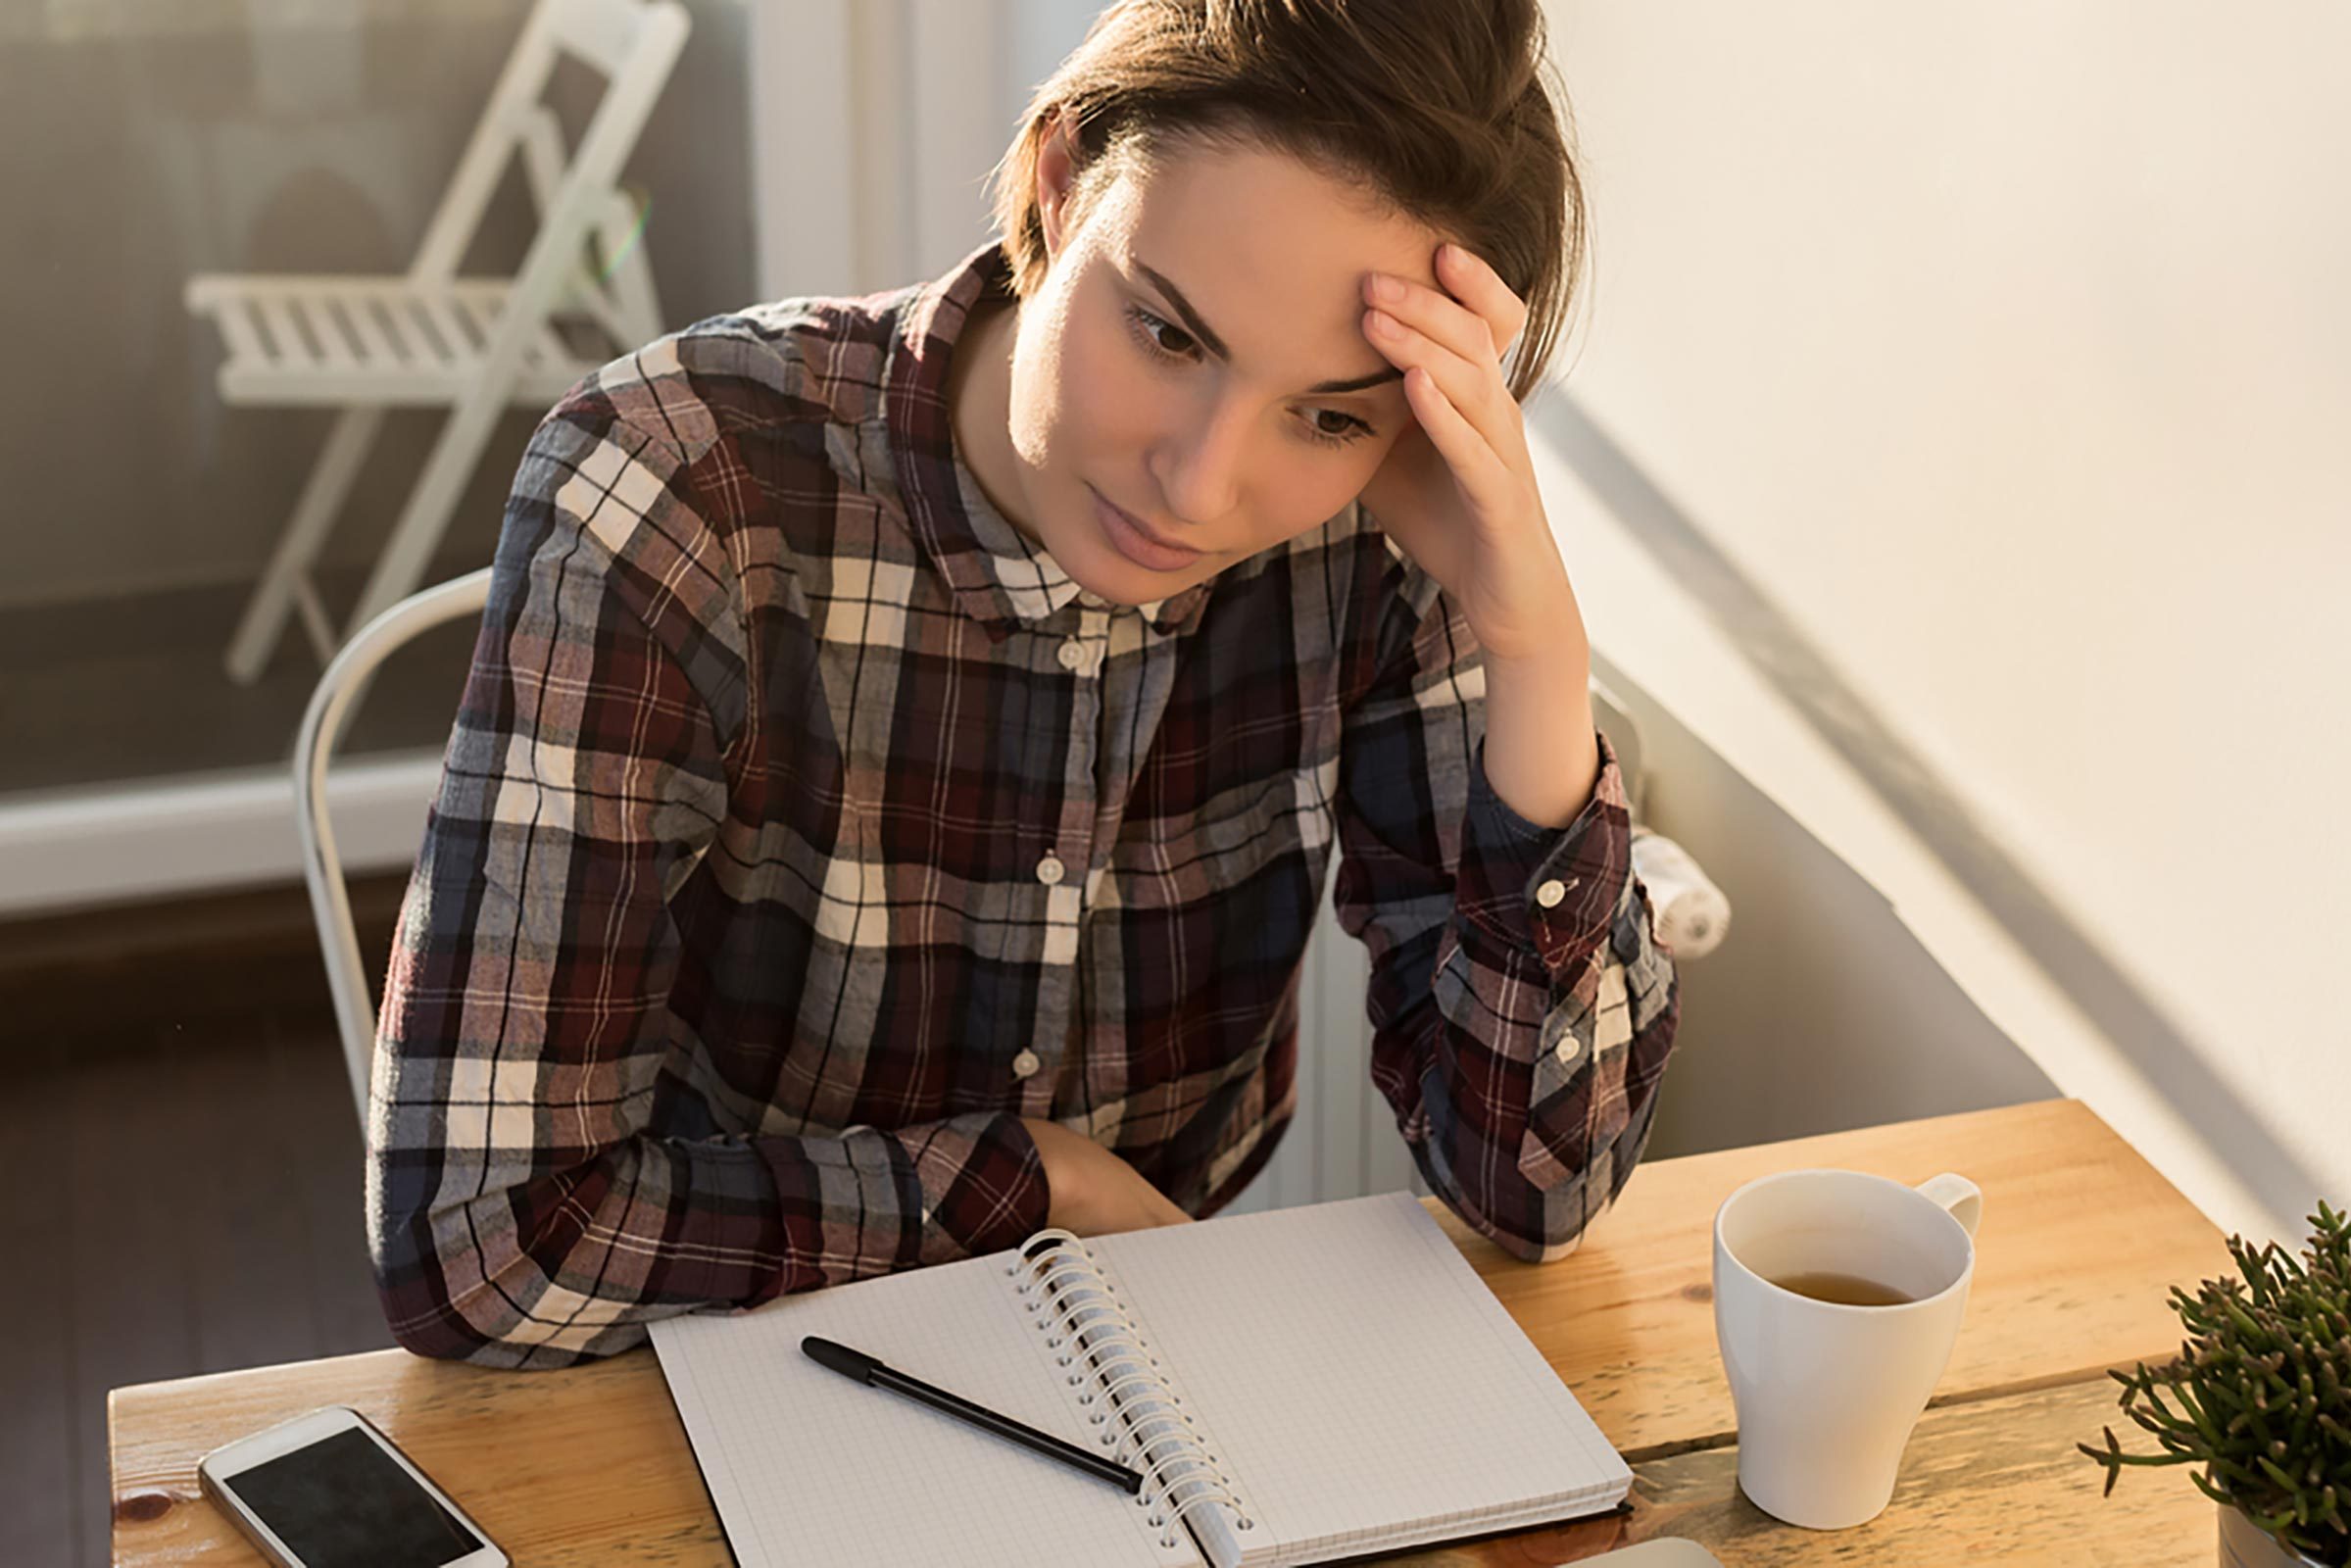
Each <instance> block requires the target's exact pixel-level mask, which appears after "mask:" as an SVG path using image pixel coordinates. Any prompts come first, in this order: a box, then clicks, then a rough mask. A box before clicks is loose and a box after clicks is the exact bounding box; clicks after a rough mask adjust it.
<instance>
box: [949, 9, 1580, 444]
mask: <svg viewBox="0 0 2351 1568" xmlns="http://www.w3.org/2000/svg"><path fill="white" fill-rule="evenodd" d="M1555 74H1556V73H1555V72H1554V70H1553V68H1552V67H1551V65H1550V62H1549V59H1548V57H1547V54H1546V52H1545V48H1544V36H1543V11H1542V8H1541V5H1540V4H1539V3H1538V0H1119V3H1118V4H1115V5H1113V6H1111V7H1110V8H1109V9H1107V10H1106V11H1104V12H1102V15H1101V16H1099V17H1097V18H1096V19H1095V21H1094V25H1092V26H1091V27H1089V28H1088V29H1087V32H1086V39H1085V42H1083V43H1082V44H1080V45H1079V46H1078V47H1077V49H1076V50H1075V51H1073V52H1072V53H1071V54H1070V56H1069V58H1068V59H1066V60H1064V61H1062V62H1061V64H1060V66H1059V68H1058V69H1056V70H1055V71H1054V72H1053V74H1052V75H1051V76H1049V77H1048V78H1047V79H1046V80H1045V81H1044V82H1043V83H1041V84H1040V85H1039V86H1038V87H1037V89H1036V91H1035V92H1034V93H1033V94H1032V95H1031V96H1030V99H1029V104H1028V108H1027V109H1026V111H1025V112H1024V114H1023V118H1022V121H1021V126H1020V132H1019V134H1018V136H1016V137H1015V138H1014V140H1013V143H1012V146H1011V148H1010V150H1009V151H1007V152H1006V153H1005V154H1004V159H1003V161H1002V162H1000V163H999V164H998V165H997V166H996V169H995V170H994V171H993V172H992V173H991V176H990V177H991V179H992V180H993V181H994V182H995V185H996V191H995V198H994V199H995V205H996V218H997V225H998V227H999V229H1000V230H1001V232H1002V233H1003V235H1004V255H1005V260H1006V261H1007V262H1008V263H1009V264H1010V267H1011V271H1012V287H1013V290H1014V292H1015V293H1016V294H1018V295H1019V296H1020V297H1021V298H1023V299H1025V298H1027V297H1028V296H1029V295H1030V294H1031V293H1032V292H1034V291H1035V290H1036V288H1037V287H1038V286H1039V285H1041V284H1042V283H1043V281H1044V279H1045V274H1046V270H1047V268H1048V266H1049V262H1050V258H1049V257H1048V256H1047V253H1046V247H1045V227H1044V221H1043V218H1042V215H1041V214H1040V212H1039V209H1038V203H1037V160H1038V155H1039V152H1040V150H1041V149H1042V148H1043V147H1044V145H1045V143H1046V142H1047V140H1048V139H1049V138H1050V136H1051V135H1052V132H1053V125H1054V123H1055V121H1056V120H1057V119H1058V118H1060V117H1064V116H1066V117H1067V118H1068V121H1069V123H1070V127H1071V131H1072V135H1071V145H1072V146H1073V148H1074V149H1075V151H1076V161H1077V164H1078V166H1079V172H1078V174H1077V177H1076V180H1075V181H1074V183H1073V184H1072V187H1071V190H1070V197H1069V207H1068V214H1067V218H1068V221H1069V222H1070V223H1071V224H1072V225H1074V224H1077V223H1081V222H1083V221H1084V215H1085V213H1086V212H1087V210H1088V208H1089V207H1090V205H1091V203H1092V202H1093V201H1094V200H1095V199H1096V198H1097V197H1098V196H1099V195H1100V194H1101V193H1102V190H1104V189H1106V188H1107V187H1108V186H1109V185H1110V184H1111V183H1113V182H1114V180H1115V178H1116V176H1117V175H1118V173H1119V172H1122V171H1124V170H1127V169H1130V168H1148V167H1149V166H1150V165H1151V162H1152V161H1153V159H1154V158H1156V157H1159V156H1162V155H1165V154H1167V153H1170V152H1172V151H1175V150H1177V149H1178V148H1180V147H1186V146H1190V147H1205V148H1221V149H1228V150H1230V149H1238V148H1243V147H1257V148H1263V149H1266V150H1269V151H1277V152H1282V153H1287V154H1289V155H1291V156H1293V157H1295V158H1297V159H1298V160H1299V161H1300V162H1302V163H1304V164H1306V165H1307V166H1308V167H1309V168H1311V169H1314V170H1315V171H1316V172H1320V173H1322V174H1324V175H1326V176H1327V177H1331V178H1334V179H1338V180H1340V181H1342V182H1344V183H1347V184H1348V185H1351V186H1354V187H1356V188H1357V189H1358V191H1359V193H1360V194H1361V195H1362V196H1363V197H1364V199H1365V200H1366V201H1368V202H1370V203H1372V204H1373V205H1374V206H1375V209H1376V210H1380V211H1388V212H1393V213H1396V214H1398V215H1400V216H1403V217H1405V218H1406V219H1408V220H1410V221H1416V222H1419V223H1421V224H1423V225H1425V226H1427V227H1429V228H1431V229H1434V230H1435V231H1436V232H1438V233H1439V234H1441V235H1443V236H1445V237H1447V238H1449V239H1452V240H1454V241H1457V242H1458V243H1459V244H1461V245H1463V246H1465V247H1467V248H1468V249H1469V250H1470V251H1472V252H1474V253H1475V254H1477V255H1478V256H1480V257H1482V258H1484V259H1485V261H1486V262H1487V263H1488V265H1490V266H1492V267H1493V268H1494V271H1495V272H1497V273H1498V274H1500V276H1501V279H1502V281H1503V282H1505V283H1507V284H1508V285H1509V286H1510V288H1511V291H1512V292H1514V293H1515V294H1517V295H1518V297H1519V298H1520V299H1521V300H1523V301H1525V302H1526V306H1527V322H1526V325H1525V327H1524V328H1523V329H1522V330H1521V331H1520V333H1519V336H1518V340H1517V347H1516V349H1515V351H1514V354H1513V357H1512V359H1511V360H1510V361H1509V362H1508V363H1507V364H1506V365H1505V367H1504V369H1505V374H1506V377H1507V379H1508V381H1509V385H1510V395H1511V396H1512V397H1513V398H1515V399H1517V400H1518V401H1519V402H1521V403H1524V402H1525V401H1526V399H1527V396H1528V394H1529V393H1531V392H1533V391H1534V390H1535V388H1536V387H1537V386H1539V385H1540V384H1541V383H1542V380H1543V372H1544V370H1545V368H1547V366H1548V364H1549V362H1550V358H1551V355H1552V352H1553V350H1554V349H1555V347H1556V346H1557V343H1558V337H1559V332H1560V328H1561V326H1562V325H1563V323H1564V320H1565V318H1566V316H1567V312H1568V307H1569V305H1570V303H1571V302H1572V301H1573V300H1574V299H1575V297H1576V287H1577V284H1578V282H1579V281H1580V280H1581V278H1582V275H1583V271H1584V267H1585V246H1586V225H1587V218H1586V214H1585V209H1584V187H1583V182H1582V181H1581V179H1579V177H1578V176H1577V172H1576V165H1575V161H1574V157H1573V143H1572V140H1571V139H1570V138H1571V133H1572V128H1573V123H1572V121H1571V120H1570V118H1569V113H1568V109H1567V100H1566V94H1565V92H1564V90H1560V89H1555V88H1554V87H1553V86H1552V78H1553V77H1554V76H1555ZM1554 93H1556V98H1555V100H1554Z"/></svg>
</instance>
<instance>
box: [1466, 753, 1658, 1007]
mask: <svg viewBox="0 0 2351 1568" xmlns="http://www.w3.org/2000/svg"><path fill="white" fill-rule="evenodd" d="M1592 734H1593V736H1594V737H1595V738H1596V739H1597V740H1598V742H1599V749H1600V772H1599V777H1598V778H1597V779H1596V780H1594V781H1593V784H1592V799H1591V800H1589V801H1587V802H1585V803H1584V809H1582V810H1581V811H1578V812H1577V813H1576V816H1575V820H1574V821H1572V822H1570V823H1568V824H1567V826H1565V827H1560V828H1550V827H1543V826H1542V825H1541V824H1540V823H1536V822H1530V821H1528V820H1527V819H1526V818H1525V817H1523V816H1521V815H1519V814H1518V812H1516V811H1514V810H1512V809H1510V807H1509V805H1508V804H1507V803H1505V802H1504V801H1503V800H1502V798H1501V797H1500V796H1499V795H1497V794H1495V793H1494V785H1493V783H1492V782H1491V781H1490V780H1489V779H1488V778H1487V776H1486V742H1485V740H1484V738H1483V737H1481V738H1480V739H1479V741H1478V750H1477V754H1476V756H1475V757H1474V758H1473V759H1472V760H1471V766H1470V783H1469V809H1468V812H1467V815H1466V818H1465V820H1464V822H1463V826H1462V834H1461V864H1460V872H1459V878H1458V882H1457V885H1456V897H1457V898H1458V900H1459V903H1460V907H1461V910H1462V913H1463V915H1464V916H1465V917H1466V918H1467V919H1468V920H1469V922H1470V924H1472V925H1473V926H1475V927H1477V928H1478V929H1479V930H1481V931H1483V932H1485V933H1486V934H1487V935H1489V936H1491V937H1493V938H1494V939H1495V940H1497V941H1501V942H1506V943H1509V944H1511V945H1513V946H1515V947H1519V948H1522V949H1532V950H1533V951H1535V952H1537V953H1540V954H1541V955H1542V956H1543V965H1544V967H1545V968H1547V969H1549V970H1550V971H1551V972H1552V973H1553V974H1554V975H1564V974H1565V973H1566V972H1567V971H1568V970H1570V969H1571V968H1573V967H1574V966H1576V965H1577V964H1580V963H1581V962H1582V960H1583V959H1584V958H1585V957H1587V956H1589V955H1590V953H1591V951H1592V947H1593V946H1594V945H1595V944H1596V943H1598V942H1599V941H1600V940H1601V938H1602V937H1603V936H1604V935H1605V934H1606V932H1607V929H1608V922H1609V919H1610V917H1611V916H1612V915H1613V914H1614V912H1615V909H1616V905H1617V901H1618V899H1619V898H1621V897H1622V896H1623V894H1624V885H1625V878H1626V875H1627V874H1628V872H1629V870H1630V868H1631V865H1632V859H1633V813H1632V809H1631V808H1630V807H1629V805H1628V804H1627V802H1626V797H1625V781H1624V774H1623V772H1622V771H1621V770H1620V769H1619V768H1618V766H1617V761H1616V749H1615V748H1614V747H1612V746H1610V745H1609V744H1608V737H1607V735H1606V734H1605V733H1604V732H1602V731H1599V730H1596V729H1595V730H1594V731H1593V732H1592Z"/></svg>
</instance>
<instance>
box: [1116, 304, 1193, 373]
mask: <svg viewBox="0 0 2351 1568" xmlns="http://www.w3.org/2000/svg"><path fill="white" fill-rule="evenodd" d="M1127 317H1128V319H1130V320H1132V321H1133V322H1134V323H1135V336H1136V337H1137V338H1138V339H1139V340H1140V341H1141V342H1142V344H1143V346H1144V347H1145V348H1147V349H1149V350H1151V352H1152V353H1153V354H1157V355H1160V356H1162V357H1163V358H1166V359H1170V360H1188V359H1190V358H1191V357H1192V350H1193V348H1194V347H1196V345H1195V344H1194V343H1193V341H1192V339H1191V337H1190V336H1189V335H1187V334H1186V333H1184V332H1182V331H1180V330H1178V329H1177V328H1176V327H1174V326H1172V325H1170V324H1169V323H1168V322H1165V321H1162V320H1160V319H1158V318H1157V317H1155V316H1153V315H1151V312H1149V311H1147V310H1145V309H1144V308H1143V307H1142V306H1140V305H1136V306H1130V307H1129V308H1128V310H1127ZM1161 332H1174V333H1175V335H1176V337H1177V339H1178V342H1177V344H1176V345H1174V346H1170V345H1169V344H1168V343H1167V342H1166V340H1165V339H1163V338H1161V337H1159V336H1158V334H1159V333H1161Z"/></svg>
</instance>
